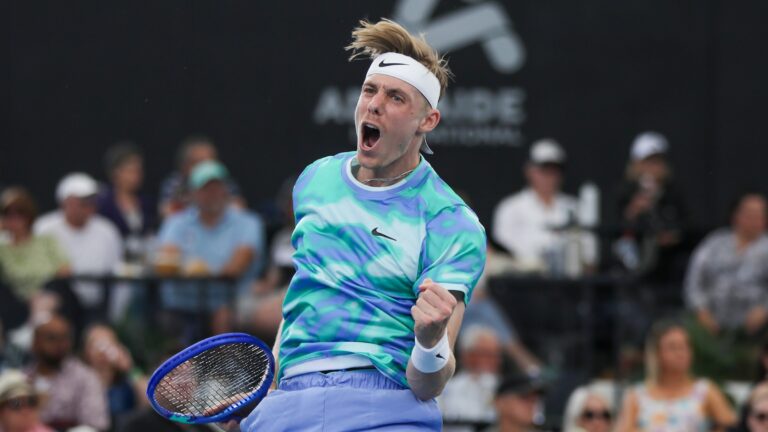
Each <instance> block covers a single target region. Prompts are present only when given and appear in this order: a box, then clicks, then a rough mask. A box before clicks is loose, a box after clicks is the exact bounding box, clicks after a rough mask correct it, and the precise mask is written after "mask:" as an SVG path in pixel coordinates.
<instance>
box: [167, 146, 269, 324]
mask: <svg viewBox="0 0 768 432" xmlns="http://www.w3.org/2000/svg"><path fill="white" fill-rule="evenodd" d="M228 179H229V174H228V171H227V169H226V168H225V167H224V166H223V165H222V164H221V163H219V162H215V161H207V162H203V163H200V164H198V165H197V166H196V167H195V169H194V170H193V171H192V174H191V175H190V178H189V182H190V189H191V190H192V191H193V192H194V194H193V195H194V202H195V205H194V207H190V208H188V209H187V210H185V211H184V212H182V213H179V214H177V215H174V216H172V217H170V218H169V219H167V220H166V221H165V223H164V224H163V226H162V228H161V231H160V236H159V242H160V250H159V251H158V259H159V260H160V264H161V266H162V264H163V263H164V262H165V263H168V262H169V261H170V262H176V263H180V264H181V267H182V271H183V272H184V274H188V275H198V276H200V275H211V276H222V277H230V278H235V279H237V286H238V287H239V288H240V289H243V290H247V288H248V286H249V285H250V283H251V282H253V280H254V279H255V277H256V276H257V274H258V271H259V262H260V259H261V255H262V254H263V251H264V247H263V241H264V240H263V225H262V223H261V220H260V219H259V218H258V217H256V216H255V215H253V214H250V213H246V212H245V211H242V210H239V209H235V208H233V207H232V206H231V205H230V201H231V196H230V194H229V190H228V187H227V183H226V182H227V180H228ZM190 288H191V286H190V285H189V284H182V283H174V284H169V285H167V286H166V287H164V289H163V302H164V303H165V306H166V307H168V308H169V309H172V310H174V311H175V312H176V315H177V318H182V316H183V315H187V316H188V317H189V314H193V313H195V312H197V311H198V310H199V305H198V300H199V296H197V295H190ZM211 288H212V289H209V290H207V293H208V297H207V299H206V303H207V305H206V306H207V308H208V310H209V311H217V310H218V311H219V313H221V311H226V309H223V306H225V304H226V302H227V299H228V294H227V291H226V289H225V287H222V286H214V287H211ZM192 292H193V293H196V291H192ZM188 330H189V328H188ZM186 336H192V335H186Z"/></svg>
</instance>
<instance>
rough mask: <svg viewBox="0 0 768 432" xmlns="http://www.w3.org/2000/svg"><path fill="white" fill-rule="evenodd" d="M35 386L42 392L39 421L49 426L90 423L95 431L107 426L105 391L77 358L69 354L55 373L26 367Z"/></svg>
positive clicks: (97, 379) (95, 377)
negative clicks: (46, 374)
mask: <svg viewBox="0 0 768 432" xmlns="http://www.w3.org/2000/svg"><path fill="white" fill-rule="evenodd" d="M27 375H29V377H30V380H31V382H32V384H33V385H34V387H35V389H36V390H37V391H38V392H39V393H40V394H42V395H43V406H42V409H41V410H40V420H42V421H43V423H46V424H48V425H67V426H68V427H73V426H77V425H85V426H90V427H92V428H94V429H96V430H106V429H107V428H109V409H108V407H107V393H106V391H105V390H104V386H103V385H102V384H101V381H99V377H98V376H97V375H96V372H94V371H93V370H92V369H91V368H89V367H88V366H86V365H85V364H84V363H83V362H81V361H80V360H78V359H76V358H74V357H69V358H67V359H65V360H64V362H63V363H62V365H61V370H60V371H59V373H58V374H56V375H54V376H47V377H44V376H42V375H37V374H36V373H35V366H34V365H33V366H32V367H30V368H29V369H27Z"/></svg>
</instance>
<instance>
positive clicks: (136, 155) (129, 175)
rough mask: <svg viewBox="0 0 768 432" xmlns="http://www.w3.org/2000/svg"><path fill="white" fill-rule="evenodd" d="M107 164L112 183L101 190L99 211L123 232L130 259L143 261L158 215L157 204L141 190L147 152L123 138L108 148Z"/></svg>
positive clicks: (127, 259) (130, 260) (105, 160)
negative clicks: (141, 192)
mask: <svg viewBox="0 0 768 432" xmlns="http://www.w3.org/2000/svg"><path fill="white" fill-rule="evenodd" d="M104 167H105V170H106V173H107V177H108V178H109V181H110V186H108V187H106V188H105V189H104V190H102V191H101V193H100V194H99V197H98V201H97V205H98V211H99V213H100V214H101V215H102V216H104V217H105V218H107V219H109V220H110V221H111V222H112V223H113V224H114V226H115V227H116V228H117V230H118V231H119V232H120V235H121V237H122V239H123V241H124V242H125V259H126V261H128V262H142V260H143V257H144V253H145V252H146V241H147V237H148V236H149V235H151V234H152V230H153V229H154V228H155V219H156V218H155V211H156V210H155V206H154V204H153V203H152V202H150V200H149V199H148V198H147V197H146V196H144V195H140V194H139V190H140V188H141V185H142V182H143V180H144V167H143V156H142V154H141V152H140V151H139V149H138V148H136V146H135V145H134V144H133V143H130V142H121V143H118V144H115V145H114V146H112V147H111V148H110V149H109V150H107V153H106V154H105V156H104Z"/></svg>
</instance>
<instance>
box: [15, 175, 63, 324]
mask: <svg viewBox="0 0 768 432" xmlns="http://www.w3.org/2000/svg"><path fill="white" fill-rule="evenodd" d="M0 217H1V218H2V219H1V220H2V224H1V225H2V227H3V230H4V231H5V232H6V235H7V237H8V241H7V242H4V243H3V242H0V279H1V281H2V284H0V285H3V286H5V287H7V291H4V292H3V293H2V294H0V316H1V317H2V320H3V325H4V327H5V328H6V330H10V329H13V328H15V327H18V326H19V325H21V324H23V323H24V321H25V320H26V317H27V311H28V309H29V304H30V302H32V301H35V299H37V298H39V296H40V294H41V293H42V291H43V288H44V287H45V286H46V285H47V284H48V282H49V281H50V280H51V279H53V278H55V277H57V276H67V275H69V273H70V270H69V265H68V262H67V258H66V256H65V255H64V252H63V251H62V250H61V249H60V248H59V245H58V243H56V240H55V239H54V238H52V237H49V236H43V235H41V236H37V235H34V234H33V233H32V224H33V223H34V221H35V218H36V217H37V207H36V205H35V202H34V200H33V199H32V196H31V195H30V194H29V193H28V192H27V191H26V190H25V189H23V188H20V187H9V188H7V189H5V190H4V191H3V193H2V194H1V195H0ZM0 289H1V288H0Z"/></svg>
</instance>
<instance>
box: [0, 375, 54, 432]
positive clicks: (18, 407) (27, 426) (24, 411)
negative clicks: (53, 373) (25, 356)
mask: <svg viewBox="0 0 768 432" xmlns="http://www.w3.org/2000/svg"><path fill="white" fill-rule="evenodd" d="M39 410H40V399H39V397H38V395H37V393H36V392H35V389H33V388H32V386H31V385H30V384H29V382H27V377H26V376H25V375H24V374H23V373H22V372H20V371H17V370H11V369H9V370H6V371H5V372H3V373H2V374H0V432H53V429H51V428H49V427H47V426H45V425H44V424H43V423H41V422H40V415H39Z"/></svg>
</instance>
